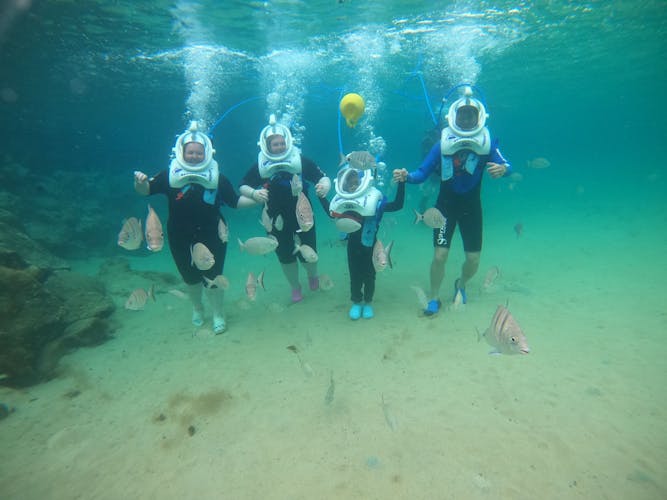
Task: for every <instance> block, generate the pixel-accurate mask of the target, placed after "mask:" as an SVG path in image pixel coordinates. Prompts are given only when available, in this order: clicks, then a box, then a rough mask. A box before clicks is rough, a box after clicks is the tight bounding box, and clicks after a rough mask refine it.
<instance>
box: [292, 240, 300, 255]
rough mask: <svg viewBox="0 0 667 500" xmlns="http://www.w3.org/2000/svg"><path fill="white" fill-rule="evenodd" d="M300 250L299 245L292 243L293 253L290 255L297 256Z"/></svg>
mask: <svg viewBox="0 0 667 500" xmlns="http://www.w3.org/2000/svg"><path fill="white" fill-rule="evenodd" d="M300 249H301V247H300V246H299V244H298V243H297V242H296V241H295V242H294V251H293V252H292V255H296V254H298V253H299V250H300Z"/></svg>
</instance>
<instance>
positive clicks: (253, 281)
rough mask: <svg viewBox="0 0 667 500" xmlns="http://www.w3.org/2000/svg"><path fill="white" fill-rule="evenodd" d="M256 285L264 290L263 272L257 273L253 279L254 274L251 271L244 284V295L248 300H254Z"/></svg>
mask: <svg viewBox="0 0 667 500" xmlns="http://www.w3.org/2000/svg"><path fill="white" fill-rule="evenodd" d="M257 285H259V286H261V287H262V289H263V290H266V288H264V271H262V272H261V273H259V274H258V275H257V277H255V273H253V272H252V271H250V272H249V273H248V278H247V279H246V282H245V294H246V296H247V297H248V299H249V300H253V301H254V300H255V297H256V294H257Z"/></svg>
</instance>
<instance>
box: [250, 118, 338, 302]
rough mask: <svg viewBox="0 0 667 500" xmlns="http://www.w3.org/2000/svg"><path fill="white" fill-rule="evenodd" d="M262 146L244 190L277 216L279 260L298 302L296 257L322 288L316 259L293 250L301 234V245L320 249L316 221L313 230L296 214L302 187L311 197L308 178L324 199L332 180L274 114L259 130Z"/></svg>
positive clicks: (274, 224)
mask: <svg viewBox="0 0 667 500" xmlns="http://www.w3.org/2000/svg"><path fill="white" fill-rule="evenodd" d="M258 146H259V147H260V152H259V156H258V158H257V163H254V164H253V165H252V166H251V167H250V169H249V170H248V171H247V173H246V174H245V176H244V177H243V179H242V180H241V185H240V187H239V191H240V192H241V193H242V194H243V195H245V196H247V197H249V198H251V199H252V200H254V201H256V202H258V203H266V206H267V207H266V208H267V214H268V216H269V218H270V219H271V221H272V228H271V231H270V234H271V235H272V236H274V237H275V238H276V239H277V240H278V248H276V254H277V255H278V261H279V262H280V264H281V266H282V269H283V273H284V274H285V277H286V278H287V281H288V282H289V284H290V286H291V288H292V302H299V301H301V300H302V299H303V295H302V293H301V284H300V282H299V268H298V264H297V259H298V260H300V261H301V263H302V264H303V266H304V268H305V269H306V273H307V275H308V286H309V288H310V290H312V291H315V290H318V289H319V278H318V274H317V262H310V263H308V262H305V260H304V258H303V256H302V255H301V254H300V253H299V252H297V254H295V253H294V249H295V238H296V237H298V239H299V240H300V242H301V244H304V245H308V246H310V247H311V248H312V249H313V250H315V251H316V252H317V238H316V232H315V225H313V227H312V228H311V229H310V230H308V231H300V228H299V224H298V221H297V216H296V205H297V199H298V194H299V190H300V189H302V190H303V193H304V195H306V197H308V188H309V183H313V184H315V194H316V195H317V196H318V197H320V198H322V197H325V196H326V195H327V193H328V192H329V189H331V180H330V179H329V178H328V177H327V176H326V174H325V173H324V172H323V171H322V170H320V168H319V167H318V166H317V165H316V164H315V162H314V161H313V160H311V159H309V158H306V157H305V156H303V155H302V154H301V151H300V150H299V148H298V147H296V146H295V145H294V144H293V143H292V134H291V132H290V130H289V128H288V127H287V126H285V125H283V124H280V123H276V120H275V116H273V115H271V117H270V119H269V125H267V126H266V127H264V128H263V129H262V132H261V133H260V136H259V142H258ZM299 185H300V186H301V188H299ZM311 208H312V207H311Z"/></svg>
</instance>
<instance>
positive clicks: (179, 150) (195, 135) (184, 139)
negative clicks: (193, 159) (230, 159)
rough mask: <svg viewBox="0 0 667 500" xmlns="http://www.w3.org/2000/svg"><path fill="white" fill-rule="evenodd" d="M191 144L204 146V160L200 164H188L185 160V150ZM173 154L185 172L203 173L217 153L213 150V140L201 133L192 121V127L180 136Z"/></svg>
mask: <svg viewBox="0 0 667 500" xmlns="http://www.w3.org/2000/svg"><path fill="white" fill-rule="evenodd" d="M190 142H197V143H199V144H201V145H202V146H204V159H203V160H202V161H201V162H199V163H196V164H191V163H188V162H186V161H185V158H183V150H184V149H185V145H186V144H188V143H190ZM173 153H174V156H175V157H176V161H178V163H179V164H180V166H181V167H183V169H184V170H187V171H189V172H201V171H202V170H204V169H206V168H208V166H209V165H210V163H211V160H212V159H213V154H214V153H215V149H213V144H212V143H211V139H209V137H208V136H207V135H206V134H205V133H203V132H200V131H199V127H198V124H197V122H196V121H192V122H190V127H188V129H187V130H186V131H185V132H183V133H182V134H181V135H179V136H178V138H177V139H176V144H174V148H173Z"/></svg>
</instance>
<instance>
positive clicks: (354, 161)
mask: <svg viewBox="0 0 667 500" xmlns="http://www.w3.org/2000/svg"><path fill="white" fill-rule="evenodd" d="M346 163H347V164H349V165H350V167H351V168H354V169H357V170H370V169H372V168H375V167H377V163H376V161H375V156H373V155H372V154H370V153H369V152H368V151H352V152H351V153H348V154H347V155H343V154H342V153H341V155H340V163H339V164H338V166H339V167H342V166H343V165H344V164H346Z"/></svg>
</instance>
